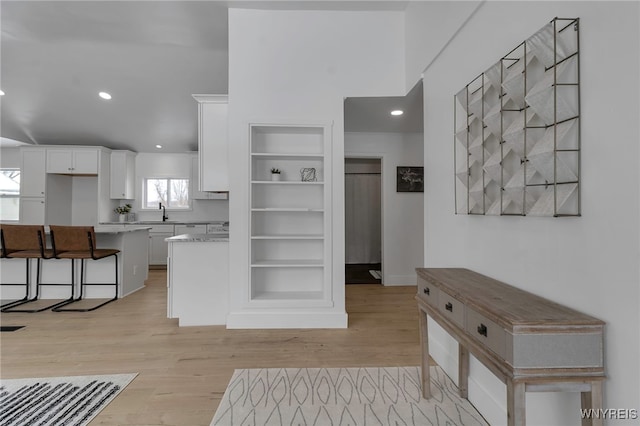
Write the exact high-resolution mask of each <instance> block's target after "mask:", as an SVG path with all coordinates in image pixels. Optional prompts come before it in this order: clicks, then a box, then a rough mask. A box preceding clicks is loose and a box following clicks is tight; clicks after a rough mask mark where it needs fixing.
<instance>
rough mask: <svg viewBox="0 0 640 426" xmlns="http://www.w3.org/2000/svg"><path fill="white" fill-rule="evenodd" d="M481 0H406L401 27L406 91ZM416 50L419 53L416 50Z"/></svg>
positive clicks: (418, 78)
mask: <svg viewBox="0 0 640 426" xmlns="http://www.w3.org/2000/svg"><path fill="white" fill-rule="evenodd" d="M481 3H482V1H410V2H409V4H408V5H407V9H406V10H405V12H406V28H405V51H406V83H407V91H409V90H411V88H412V87H413V86H414V85H415V83H416V82H417V81H418V80H420V78H421V76H422V72H423V71H424V70H425V69H426V68H427V67H428V66H429V64H430V63H431V62H432V61H433V60H434V59H435V58H436V57H437V56H438V54H439V53H440V51H441V50H442V49H443V48H445V46H446V44H447V43H448V42H449V40H450V39H451V38H452V37H455V34H456V32H457V31H458V30H459V29H460V27H461V26H462V25H464V23H465V21H466V20H467V19H468V18H469V16H471V15H472V14H473V13H474V11H475V10H476V9H477V8H478V7H479V5H480V4H481ZM418 52H419V54H417V53H418Z"/></svg>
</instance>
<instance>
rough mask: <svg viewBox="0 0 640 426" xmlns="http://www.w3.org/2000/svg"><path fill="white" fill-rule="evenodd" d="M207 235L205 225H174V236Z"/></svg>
mask: <svg viewBox="0 0 640 426" xmlns="http://www.w3.org/2000/svg"><path fill="white" fill-rule="evenodd" d="M206 233H207V225H204V224H201V225H196V224H183V225H175V231H174V234H175V235H182V234H206Z"/></svg>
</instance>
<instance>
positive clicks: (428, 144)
mask: <svg viewBox="0 0 640 426" xmlns="http://www.w3.org/2000/svg"><path fill="white" fill-rule="evenodd" d="M555 16H559V17H566V18H572V17H579V18H580V22H581V30H580V48H581V52H580V60H581V94H582V116H581V118H582V119H581V122H582V123H581V124H582V167H581V171H582V217H578V218H535V217H478V216H464V215H460V216H456V215H454V214H453V210H454V199H453V195H454V187H453V185H454V179H453V176H454V171H453V170H452V165H453V136H452V133H453V95H454V94H455V93H457V92H458V91H459V90H460V89H461V88H462V87H464V85H465V84H466V83H468V82H469V81H470V80H471V79H473V78H474V77H476V76H477V75H478V74H480V73H481V72H482V71H484V70H485V69H487V68H488V67H489V66H490V65H492V64H493V63H494V62H496V61H497V60H498V59H500V58H501V57H502V56H503V55H505V54H506V53H507V52H509V51H510V50H511V49H512V48H513V47H515V46H516V45H518V44H519V43H520V42H521V41H522V40H524V39H526V38H527V37H529V36H530V35H532V34H533V33H534V32H535V31H537V30H538V29H539V28H541V27H542V26H543V25H545V24H546V23H547V22H549V21H550V20H551V19H552V18H553V17H555ZM418 18H419V17H418V16H412V18H411V22H412V25H419V22H420V19H418ZM425 19H428V17H425ZM639 20H640V12H639V3H638V2H617V3H614V2H604V1H603V2H486V3H484V5H483V6H482V7H481V8H480V9H479V10H478V11H477V13H476V14H475V15H474V16H473V17H472V19H470V21H469V22H468V24H467V25H466V26H465V27H464V28H463V29H462V30H461V31H460V32H459V33H458V34H457V36H456V38H455V39H454V40H453V41H452V42H451V43H450V44H449V46H448V48H447V49H446V50H445V51H444V52H443V53H442V54H441V55H440V56H439V57H438V58H437V60H436V61H435V62H434V63H433V64H432V65H431V66H430V67H429V68H428V69H427V71H426V73H425V76H424V99H425V108H424V110H425V126H424V128H425V153H424V158H425V174H426V176H425V181H426V187H425V191H426V192H425V230H424V240H425V264H426V265H427V266H430V267H446V266H461V267H468V268H470V269H473V270H476V271H478V272H480V273H483V274H485V275H489V276H491V277H494V278H497V279H499V280H502V281H504V282H507V283H510V284H512V285H514V286H517V287H520V288H523V289H525V290H528V291H531V292H533V293H535V294H538V295H540V296H543V297H546V298H549V299H552V300H555V301H557V302H559V303H561V304H564V305H568V306H570V307H572V308H575V309H577V310H579V311H582V312H585V313H587V314H590V315H593V316H595V317H598V318H600V319H602V320H604V321H605V322H606V323H607V326H606V338H605V365H606V374H607V377H608V378H607V381H606V382H605V393H604V405H605V407H606V408H635V409H637V408H639V406H638V402H639V401H640V389H639V385H640V371H639V369H640V362H639V359H640V336H639V334H638V325H639V324H640V318H639V312H638V311H639V303H638V302H639V300H640V294H639V293H640V292H639V283H640V271H639V259H640V239H639V235H640V227H639V217H640V208H639V199H640V196H639V195H640V191H639V181H640V175H639V173H638V164H639V162H638V159H639V158H640V154H639V150H638V141H639V140H640V131H639V129H638V117H639V116H640V108H639V101H638V93H639V90H640V87H639V81H638V80H639V79H638V76H639V75H640V69H639V52H640V45H639V30H638V28H639V27H640V25H639ZM443 25H446V24H445V23H443ZM432 30H433V31H436V32H437V31H439V30H440V28H438V27H437V23H435V24H434V27H433V28H432ZM407 32H408V34H411V33H412V32H411V31H407ZM410 54H411V55H417V56H420V55H422V54H423V52H421V51H419V50H416V51H414V52H410ZM431 346H432V348H434V352H437V354H435V355H434V356H435V357H436V360H437V361H438V362H439V363H441V364H443V365H445V366H446V367H447V368H448V370H449V373H450V374H451V375H452V376H457V373H456V371H455V369H453V368H451V367H452V366H453V365H455V359H456V356H457V355H456V354H457V351H456V350H455V349H456V346H455V345H452V344H451V341H450V340H447V338H446V337H445V335H444V333H439V334H438V335H437V336H435V339H434V342H432V343H431ZM469 386H470V392H469V395H470V399H471V401H472V402H474V403H476V406H477V407H478V408H479V409H480V411H481V412H482V413H483V414H484V415H485V416H486V418H487V420H488V421H489V422H490V423H492V424H504V422H505V419H506V417H505V416H506V413H505V411H504V410H505V408H504V407H505V401H506V396H505V390H504V386H503V385H502V384H501V383H500V382H499V381H497V379H494V378H493V377H492V376H491V375H490V374H488V373H487V370H485V369H484V367H482V366H481V365H480V364H479V363H477V362H473V363H472V364H471V378H470V385H469ZM527 405H528V409H527V424H531V425H544V426H550V425H572V424H574V425H578V424H580V420H579V415H578V407H579V397H578V394H544V393H540V394H528V395H527ZM609 424H637V420H635V421H631V420H628V421H625V420H618V421H613V420H612V421H611V422H610V423H609Z"/></svg>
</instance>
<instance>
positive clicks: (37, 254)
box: [7, 249, 54, 259]
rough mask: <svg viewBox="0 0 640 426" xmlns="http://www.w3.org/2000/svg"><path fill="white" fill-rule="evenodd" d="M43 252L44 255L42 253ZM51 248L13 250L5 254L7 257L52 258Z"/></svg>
mask: <svg viewBox="0 0 640 426" xmlns="http://www.w3.org/2000/svg"><path fill="white" fill-rule="evenodd" d="M43 253H44V256H43V255H42V254H43ZM53 257H54V256H53V250H50V249H44V250H43V251H42V252H41V251H40V250H20V251H14V252H12V253H10V254H9V256H7V258H8V259H38V258H40V259H53Z"/></svg>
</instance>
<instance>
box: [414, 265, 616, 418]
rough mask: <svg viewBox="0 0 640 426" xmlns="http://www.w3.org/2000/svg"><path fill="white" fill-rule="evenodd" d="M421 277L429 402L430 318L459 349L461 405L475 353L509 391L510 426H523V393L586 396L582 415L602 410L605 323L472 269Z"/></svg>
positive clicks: (428, 271)
mask: <svg viewBox="0 0 640 426" xmlns="http://www.w3.org/2000/svg"><path fill="white" fill-rule="evenodd" d="M416 271H417V273H418V294H417V296H416V300H417V302H418V311H419V313H420V343H421V347H422V393H423V396H424V397H425V398H430V397H431V389H430V374H429V336H428V330H427V315H429V316H430V317H431V318H432V319H433V320H435V321H436V322H437V323H438V324H439V325H440V326H442V328H444V329H445V330H446V331H447V332H448V333H449V334H451V336H453V338H454V339H456V340H457V341H458V343H459V346H458V350H459V366H458V368H459V370H458V378H459V379H458V380H459V384H458V387H459V389H460V396H461V397H463V398H466V397H467V383H468V376H469V353H471V354H473V356H474V357H476V358H477V359H478V360H479V361H480V362H482V363H483V364H484V365H485V366H486V367H487V368H488V369H489V370H490V371H491V372H493V374H495V375H496V376H497V377H498V378H499V379H500V380H502V381H503V382H504V383H505V384H506V385H507V417H508V425H509V426H516V425H517V426H524V425H525V392H548V391H551V392H553V391H555V392H561V391H562V392H581V394H582V401H581V402H582V408H583V409H590V408H593V409H596V410H597V409H599V408H602V382H603V381H604V379H605V375H604V363H603V345H604V339H603V338H604V322H602V321H600V320H598V319H596V318H593V317H590V316H588V315H585V314H582V313H580V312H577V311H575V310H573V309H570V308H567V307H565V306H562V305H559V304H557V303H554V302H552V301H549V300H547V299H543V298H541V297H538V296H535V295H533V294H531V293H528V292H526V291H523V290H520V289H517V288H515V287H512V286H510V285H507V284H504V283H502V282H500V281H496V280H494V279H492V278H489V277H486V276H484V275H480V274H478V273H476V272H473V271H470V270H468V269H458V268H417V269H416ZM576 416H579V411H578V409H577V407H576ZM602 422H603V421H602V419H592V420H587V419H583V420H582V424H583V425H602Z"/></svg>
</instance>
